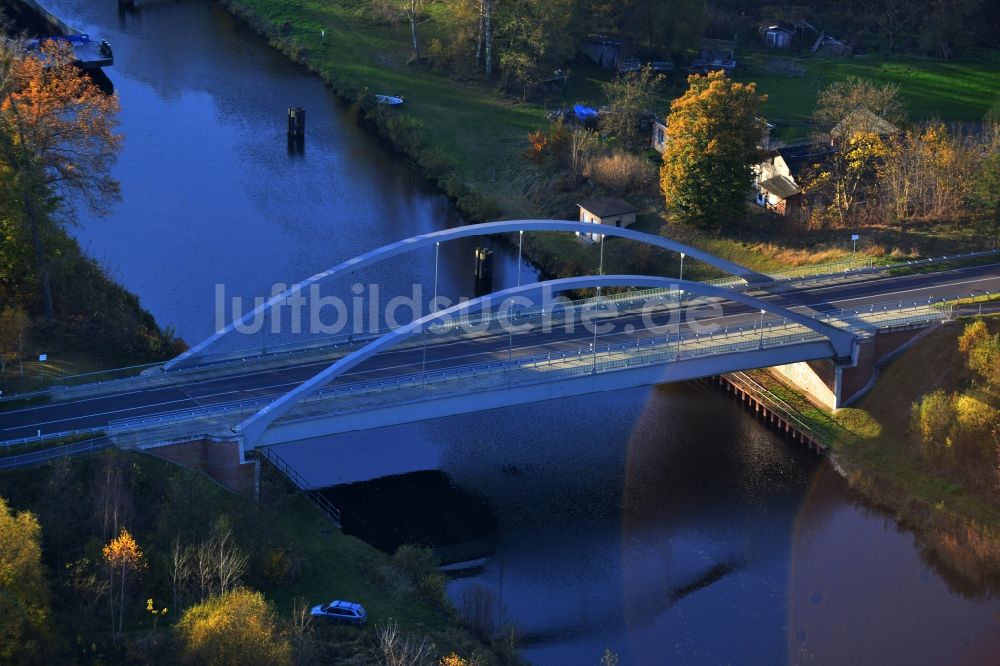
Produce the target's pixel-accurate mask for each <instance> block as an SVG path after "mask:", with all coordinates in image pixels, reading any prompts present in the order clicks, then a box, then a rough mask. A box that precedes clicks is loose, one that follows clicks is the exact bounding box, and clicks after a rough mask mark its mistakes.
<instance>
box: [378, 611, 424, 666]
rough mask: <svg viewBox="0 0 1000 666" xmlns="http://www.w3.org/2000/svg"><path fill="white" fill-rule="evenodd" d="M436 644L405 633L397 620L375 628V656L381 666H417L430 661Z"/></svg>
mask: <svg viewBox="0 0 1000 666" xmlns="http://www.w3.org/2000/svg"><path fill="white" fill-rule="evenodd" d="M433 653H434V644H433V643H429V642H428V641H427V637H426V636H424V637H422V638H420V639H419V640H418V639H417V638H416V637H415V636H410V635H407V634H404V633H403V632H402V631H400V629H399V625H398V624H397V623H396V621H395V620H389V622H388V624H383V625H379V626H378V627H376V628H375V646H374V655H373V656H374V657H375V660H376V661H377V662H378V663H379V664H381V666H417V665H418V664H426V663H428V662H429V661H430V659H431V655H432V654H433Z"/></svg>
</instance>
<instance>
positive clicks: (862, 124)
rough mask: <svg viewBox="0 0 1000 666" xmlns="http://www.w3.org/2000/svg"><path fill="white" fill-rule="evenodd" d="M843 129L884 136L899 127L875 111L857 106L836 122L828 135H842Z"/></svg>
mask: <svg viewBox="0 0 1000 666" xmlns="http://www.w3.org/2000/svg"><path fill="white" fill-rule="evenodd" d="M845 131H851V132H874V133H875V134H878V135H880V136H884V135H887V134H896V133H897V132H899V128H898V127H896V126H895V125H893V124H892V123H890V122H889V121H888V120H886V119H885V118H883V117H882V116H880V115H878V114H877V113H872V112H871V111H869V110H868V109H865V108H860V107H859V108H857V109H855V110H854V111H851V112H850V113H849V114H847V116H846V117H845V118H844V119H843V120H841V121H840V122H839V123H837V124H836V126H834V128H833V129H832V130H830V136H831V137H833V138H835V139H836V138H839V137H840V136H841V135H843V134H844V132H845Z"/></svg>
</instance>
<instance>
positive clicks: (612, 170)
mask: <svg viewBox="0 0 1000 666" xmlns="http://www.w3.org/2000/svg"><path fill="white" fill-rule="evenodd" d="M584 175H586V176H587V177H588V178H590V179H591V180H592V181H594V182H595V183H596V184H598V185H600V186H601V187H605V188H607V189H609V190H611V191H612V192H614V193H616V194H623V195H624V194H632V193H635V192H642V191H644V190H648V189H649V188H650V187H651V186H652V185H653V183H654V182H655V180H656V170H655V169H654V168H653V165H652V164H650V163H649V162H648V161H647V160H645V159H643V158H642V157H639V156H638V155H633V154H632V153H626V152H624V151H620V150H616V151H615V152H613V153H612V154H610V155H605V156H603V157H597V158H595V159H592V160H590V161H589V162H588V163H587V164H586V166H585V167H584Z"/></svg>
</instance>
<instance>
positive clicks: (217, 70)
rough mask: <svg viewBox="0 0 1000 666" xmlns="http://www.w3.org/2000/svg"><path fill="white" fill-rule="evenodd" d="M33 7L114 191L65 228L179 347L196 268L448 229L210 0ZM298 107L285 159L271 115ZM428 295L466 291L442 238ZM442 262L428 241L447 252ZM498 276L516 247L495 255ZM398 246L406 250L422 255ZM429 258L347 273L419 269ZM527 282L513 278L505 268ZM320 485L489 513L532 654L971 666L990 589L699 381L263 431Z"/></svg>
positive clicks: (499, 583) (281, 259) (287, 257)
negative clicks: (102, 139) (961, 580)
mask: <svg viewBox="0 0 1000 666" xmlns="http://www.w3.org/2000/svg"><path fill="white" fill-rule="evenodd" d="M50 4H51V5H52V6H53V7H54V8H56V9H57V10H58V11H60V12H61V13H62V14H63V15H64V16H65V17H66V18H68V19H70V20H71V21H72V22H74V23H77V24H78V25H79V26H80V27H81V28H84V29H85V30H88V31H89V32H90V33H91V34H92V35H95V36H97V37H99V38H106V39H109V40H110V41H111V42H112V43H113V45H114V47H115V54H116V65H115V67H114V68H113V69H111V70H110V71H109V75H110V76H111V77H112V79H113V81H114V83H115V85H116V87H117V90H118V91H119V93H120V95H121V99H122V107H123V110H122V114H121V120H122V130H123V131H124V133H125V134H126V140H125V146H124V150H123V153H122V157H121V160H120V162H119V164H118V166H117V167H116V174H117V176H118V177H119V178H120V180H121V181H122V193H123V201H122V203H120V204H118V205H117V206H116V207H115V208H114V210H113V211H112V212H111V214H110V215H109V216H108V217H105V218H101V219H95V218H93V217H91V216H88V215H84V216H83V219H82V221H81V224H80V226H79V228H78V229H77V236H78V237H79V238H80V240H81V242H82V243H83V245H84V246H85V247H86V248H87V249H88V250H89V251H90V252H91V254H92V255H94V256H96V257H97V258H98V259H100V260H102V261H103V262H104V263H106V264H107V265H108V266H109V267H110V268H111V269H112V272H113V274H114V275H115V276H116V277H117V278H118V279H119V280H121V281H122V282H123V283H124V284H125V285H126V286H127V287H128V288H129V289H131V290H133V291H135V292H136V293H138V294H139V296H140V297H141V299H142V302H143V304H144V305H145V306H146V307H148V308H150V309H151V310H152V311H153V313H154V314H155V315H156V317H157V319H158V320H159V321H161V322H162V323H164V324H168V325H173V326H175V327H176V328H177V330H178V331H179V332H180V333H181V334H182V335H183V336H184V337H186V338H188V339H189V340H196V339H198V338H199V337H200V336H202V335H205V334H207V333H209V332H210V331H211V330H212V325H213V320H214V312H213V299H214V285H215V284H216V283H222V284H225V285H226V287H227V289H228V290H229V293H230V294H233V293H235V294H246V295H258V294H263V293H267V292H269V291H270V288H271V285H272V284H273V283H274V282H279V281H285V282H287V281H291V280H296V279H300V278H301V277H303V276H305V275H307V274H310V273H312V272H314V271H317V270H320V269H323V268H326V267H328V266H330V265H333V264H334V263H336V262H338V261H339V260H342V259H345V258H347V257H350V256H353V255H355V254H357V253H359V252H361V251H364V250H367V249H371V248H373V247H376V246H378V245H380V244H382V243H385V242H389V241H393V240H397V239H400V238H403V237H406V236H410V235H413V234H416V233H420V232H424V231H430V230H434V229H439V228H443V227H444V226H447V225H452V224H457V223H458V222H459V220H458V219H457V217H456V216H455V214H454V211H453V209H452V208H451V207H450V206H449V205H448V202H447V201H446V200H445V199H444V198H443V197H441V196H440V195H438V194H436V193H434V192H433V191H431V190H429V189H427V188H426V187H425V185H424V184H423V183H422V182H421V181H420V179H419V177H418V176H416V175H415V174H414V173H413V172H412V171H411V170H410V169H408V168H407V167H406V165H405V164H404V163H403V162H402V160H401V159H399V158H398V157H394V156H391V155H389V154H388V153H387V152H385V151H384V150H383V149H382V148H381V147H380V146H379V145H378V143H377V142H376V141H375V140H374V139H373V137H372V136H371V135H370V134H368V133H366V132H365V131H363V130H361V129H359V128H358V126H357V125H356V123H355V121H354V119H353V117H352V115H351V114H350V113H349V111H347V110H346V109H344V108H343V107H342V106H341V105H339V104H338V103H337V101H336V100H335V99H333V97H332V96H331V95H330V94H329V92H328V91H327V90H325V88H324V87H323V86H322V84H321V83H320V82H319V81H317V80H316V79H315V78H313V77H312V76H310V75H308V74H307V73H306V72H304V71H302V70H301V69H299V68H297V67H295V66H293V65H291V64H289V63H288V62H286V61H285V60H284V59H283V58H281V57H280V56H279V55H278V54H276V53H275V52H273V51H272V50H270V49H269V48H268V47H267V46H266V44H264V43H263V42H262V41H261V40H260V39H258V38H256V37H254V36H253V35H252V34H249V33H248V31H247V30H245V29H244V28H243V27H241V26H240V24H238V23H236V22H234V21H232V20H231V19H230V18H229V17H228V16H226V15H225V14H223V13H222V12H221V11H220V10H219V9H217V8H215V7H214V6H212V5H211V4H209V3H199V2H189V3H180V4H178V3H173V2H167V3H158V4H154V3H150V4H144V3H140V4H141V5H142V6H141V12H140V13H138V14H129V15H126V16H124V17H123V18H121V19H120V18H119V16H118V14H117V9H116V3H115V2H113V0H100V1H99V2H96V1H93V0H58V1H53V2H50ZM289 105H300V106H304V107H306V108H307V111H308V127H307V132H308V137H307V143H306V149H305V154H304V155H303V156H290V155H289V154H288V152H287V147H286V143H285V134H284V132H285V124H284V114H285V109H286V107H287V106H289ZM446 247H447V249H446V250H445V251H444V252H443V257H444V261H443V262H442V265H443V267H444V269H443V272H442V293H445V292H450V293H452V294H455V295H458V294H459V293H462V292H466V293H467V292H468V291H469V290H471V287H472V281H471V254H472V245H471V244H464V245H463V244H455V245H452V246H446ZM445 253H448V254H445ZM498 254H500V261H499V266H498V271H499V273H500V276H499V277H500V281H501V283H506V284H509V283H512V282H514V281H515V279H516V276H515V275H514V269H515V266H516V262H515V260H514V258H513V256H512V254H511V253H510V252H509V251H505V250H502V249H501V250H500V251H499V252H498ZM418 259H419V261H418ZM432 260H433V255H432V254H430V253H428V254H427V255H425V256H423V257H414V259H413V260H407V261H398V262H394V263H393V264H392V265H391V266H388V267H384V268H383V269H381V270H380V271H373V272H372V274H371V275H365V276H361V277H363V279H365V280H368V279H379V280H380V281H382V283H383V285H384V286H385V289H386V291H387V292H388V291H390V290H393V289H395V290H397V291H398V290H399V289H402V288H408V285H409V283H410V282H412V281H414V280H419V281H424V282H426V281H427V280H428V277H429V271H430V269H431V266H432ZM526 277H527V276H526ZM281 453H282V455H283V456H284V457H285V458H286V459H288V460H289V461H290V462H292V463H293V465H294V466H296V467H297V469H299V470H300V471H301V472H302V473H303V474H304V475H306V476H308V477H309V478H310V479H311V480H312V481H313V482H314V483H315V484H316V485H317V486H329V485H334V484H340V483H350V482H354V481H364V480H368V479H374V478H379V477H385V476H388V475H392V474H405V473H408V472H413V471H420V470H441V472H443V474H444V475H446V477H447V479H448V482H449V483H450V484H451V485H452V486H454V487H455V488H457V489H458V490H460V491H461V492H463V493H471V494H473V495H475V496H476V497H478V498H479V500H478V501H481V502H482V503H484V504H485V506H486V507H487V509H488V510H489V512H490V513H492V514H493V515H494V516H495V519H496V521H497V526H496V530H495V532H496V533H495V537H496V545H495V547H494V548H493V549H492V553H491V558H490V560H489V563H488V564H487V566H486V567H485V568H484V569H483V570H481V571H480V572H479V573H477V574H476V575H474V576H472V577H467V578H462V579H457V580H455V581H454V582H453V583H452V584H451V586H450V590H449V592H450V594H451V596H452V598H453V599H454V600H455V601H456V602H457V603H461V601H462V598H463V594H464V592H465V590H467V589H469V588H471V587H472V586H476V585H479V586H484V587H487V588H488V589H489V590H491V591H492V594H493V595H494V596H495V597H496V598H497V599H499V600H500V601H501V602H502V607H503V613H504V615H505V616H506V618H507V619H508V620H509V621H511V622H513V623H514V624H515V625H516V626H517V627H518V628H519V631H520V633H521V634H522V636H523V645H524V653H525V655H526V656H527V657H528V658H529V659H530V660H531V661H532V662H534V663H537V664H596V663H599V659H600V655H601V654H602V653H603V651H604V649H605V648H606V647H608V648H611V649H612V650H613V651H615V652H617V653H618V654H619V655H620V657H621V663H622V664H689V663H693V664H724V663H735V664H747V663H752V664H758V663H759V664H782V663H796V664H798V663H802V664H811V663H815V664H844V663H850V664H896V663H905V664H986V663H998V655H1000V620H998V617H1000V615H998V614H1000V604H998V603H996V602H994V601H977V600H971V599H966V598H964V597H962V596H960V595H959V594H958V593H956V592H955V591H953V590H951V589H950V588H949V587H948V585H947V583H946V582H945V581H944V579H942V578H941V577H940V576H939V575H938V574H937V573H935V572H934V571H933V570H932V569H931V568H930V567H929V566H928V565H927V564H926V563H924V562H923V561H922V560H921V557H920V554H919V551H918V549H917V548H916V547H915V545H914V542H913V539H912V537H911V535H909V534H908V533H905V532H901V531H900V530H899V529H897V527H896V526H895V525H894V524H893V523H892V522H891V521H888V520H886V519H884V518H883V517H881V516H879V515H877V514H873V513H870V512H868V511H867V510H865V509H864V508H862V507H860V506H858V505H857V504H855V503H853V502H852V501H851V499H850V498H849V496H848V494H847V492H846V489H845V488H844V486H843V483H842V482H841V481H840V480H839V478H838V477H837V476H836V475H835V474H834V473H833V472H832V471H831V470H830V469H829V467H828V466H827V465H826V464H824V463H822V462H821V461H818V460H816V459H815V458H814V457H812V456H811V455H810V454H808V453H807V452H804V451H800V450H798V449H796V448H795V447H794V446H793V445H790V444H788V443H787V442H786V441H784V440H782V439H780V438H779V437H777V436H776V435H775V434H774V433H772V432H770V431H768V430H766V429H765V428H764V427H763V426H761V425H760V424H759V423H757V422H756V421H754V420H753V419H751V418H749V417H748V416H747V415H745V414H744V413H742V412H741V411H740V409H739V408H738V407H737V406H736V405H734V404H733V403H731V402H729V401H728V400H727V399H726V398H725V397H724V396H722V395H720V394H717V393H714V392H712V391H711V390H709V389H707V388H704V387H697V386H674V387H669V388H666V389H657V390H633V391H624V392H619V393H616V394H598V395H593V396H588V397H585V398H573V399H566V400H560V401H556V402H549V403H542V404H537V405H531V406H526V407H520V408H517V409H506V410H495V411H491V412H485V413H482V414H478V415H468V416H461V417H454V418H450V419H441V420H437V421H432V422H427V423H423V424H415V425H410V426H400V427H394V428H386V429H382V430H377V431H371V432H366V433H353V434H350V435H343V436H338V437H332V438H328V439H325V440H323V441H311V442H302V443H297V444H292V445H286V446H284V447H282V452H281Z"/></svg>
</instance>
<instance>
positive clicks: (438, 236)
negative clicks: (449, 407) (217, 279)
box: [163, 220, 771, 370]
mask: <svg viewBox="0 0 1000 666" xmlns="http://www.w3.org/2000/svg"><path fill="white" fill-rule="evenodd" d="M515 231H561V232H574V233H575V232H579V233H588V234H591V233H594V232H595V231H596V229H595V225H594V224H591V223H588V222H576V221H569V220H508V221H504V222H484V223H482V224H469V225H465V226H462V227H456V228H454V229H445V230H442V231H435V232H432V233H427V234H420V235H419V236H413V237H411V238H406V239H404V240H401V241H396V242H395V243H390V244H389V245H385V246H383V247H380V248H377V249H374V250H371V251H369V252H366V253H365V254H362V255H359V256H357V257H354V258H353V259H348V260H347V261H345V262H343V263H341V264H338V265H337V266H334V267H333V268H330V269H328V270H325V271H322V272H320V273H316V274H315V275H313V276H312V277H309V278H306V279H305V280H303V281H302V282H299V283H296V284H294V285H292V286H291V287H289V288H288V289H286V290H285V291H283V292H282V293H280V294H278V295H277V296H273V297H272V298H270V299H269V300H268V301H267V302H265V303H263V304H261V305H260V306H258V307H256V308H254V309H253V310H250V311H249V312H247V313H246V314H244V315H243V316H242V317H241V318H240V319H238V320H235V321H232V322H230V323H229V324H228V325H227V326H225V327H224V328H222V329H219V330H218V331H216V332H215V333H213V334H212V335H210V336H209V337H207V338H206V339H205V340H203V341H202V342H200V343H198V344H197V345H195V346H194V347H191V349H189V350H187V351H186V352H184V353H183V354H181V355H179V356H177V357H176V358H173V359H171V360H169V361H167V362H166V363H165V364H164V365H163V369H164V370H173V369H174V368H176V367H177V366H178V365H180V364H182V363H184V362H185V361H188V360H190V359H192V358H194V357H196V356H198V355H200V354H202V353H204V352H205V350H206V349H208V348H209V347H211V346H212V345H213V344H215V343H216V342H217V341H218V340H219V339H221V338H222V337H224V336H226V335H228V334H229V333H231V332H232V331H233V330H235V329H236V327H237V326H240V325H243V324H245V323H248V322H250V321H253V320H254V318H255V317H256V316H258V315H260V314H261V313H263V312H266V311H267V310H268V309H270V308H271V307H273V306H275V305H278V304H280V303H282V302H284V301H285V300H286V299H287V298H289V297H292V296H295V295H296V294H298V293H300V292H302V291H303V290H304V289H306V288H308V287H310V286H311V285H313V284H317V283H319V282H322V281H323V280H327V279H330V278H334V277H338V276H341V275H344V274H350V273H351V272H353V271H356V270H359V269H362V268H365V267H367V266H371V265H373V264H377V263H379V262H382V261H385V260H386V259H390V258H392V257H395V256H398V255H401V254H405V253H407V252H411V251H413V250H416V249H418V248H422V247H428V246H431V245H434V244H436V243H442V242H446V241H452V240H457V239H459V238H467V237H469V236H488V235H491V234H501V233H512V232H515ZM600 233H601V234H603V235H605V236H616V237H618V238H625V239H628V240H634V241H638V242H640V243H645V244H647V245H652V246H654V247H659V248H662V249H665V250H670V251H672V252H677V253H683V254H685V255H686V256H688V257H691V258H692V259H696V260H698V261H702V262H704V263H706V264H709V265H711V266H714V267H716V268H718V269H720V270H722V271H725V272H726V273H729V274H731V275H734V276H736V277H739V278H742V279H743V280H745V281H746V282H748V283H754V282H767V281H770V279H771V278H769V277H768V276H766V275H762V274H761V273H757V272H755V271H752V270H750V269H749V268H746V267H745V266H741V265H740V264H737V263H735V262H732V261H728V260H726V259H722V258H720V257H716V256H715V255H713V254H711V253H710V252H706V251H704V250H700V249H698V248H696V247H691V246H690V245H685V244H684V243H679V242H677V241H675V240H672V239H670V238H664V237H663V236H654V235H653V234H647V233H643V232H641V231H633V230H631V229H625V228H622V227H612V226H606V225H600Z"/></svg>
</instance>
